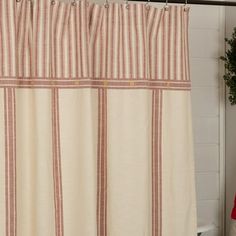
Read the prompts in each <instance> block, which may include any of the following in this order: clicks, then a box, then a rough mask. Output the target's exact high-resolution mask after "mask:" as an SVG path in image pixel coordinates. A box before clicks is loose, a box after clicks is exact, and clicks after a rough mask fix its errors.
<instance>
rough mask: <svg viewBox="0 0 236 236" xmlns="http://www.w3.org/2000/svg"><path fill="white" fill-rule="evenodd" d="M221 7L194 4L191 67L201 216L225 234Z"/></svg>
mask: <svg viewBox="0 0 236 236" xmlns="http://www.w3.org/2000/svg"><path fill="white" fill-rule="evenodd" d="M222 20H224V19H223V18H222V9H220V7H207V6H191V12H190V35H189V37H190V39H189V42H190V66H191V79H192V86H193V89H192V106H193V126H194V127H193V128H194V146H195V160H196V161H195V163H196V184H197V208H198V218H199V219H201V220H203V221H206V222H209V223H214V224H215V225H216V229H215V230H214V231H212V232H211V233H207V234H205V236H222V235H223V234H222V232H221V230H222V229H221V228H222V225H221V209H220V208H221V204H220V163H221V162H220V148H221V145H220V142H221V139H220V135H221V134H220V132H221V131H220V125H221V122H222V121H221V115H220V112H221V108H220V83H219V79H220V70H221V68H220V66H219V59H218V58H219V56H220V53H221V52H222V50H221V49H222V47H223V42H222V41H223V40H222V39H223V38H224V35H222V34H223V33H224V31H223V29H222V25H223V24H222Z"/></svg>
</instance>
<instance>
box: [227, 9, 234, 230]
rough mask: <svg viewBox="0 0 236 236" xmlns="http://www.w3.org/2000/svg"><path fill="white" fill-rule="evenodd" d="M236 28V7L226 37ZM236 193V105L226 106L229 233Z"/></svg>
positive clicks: (228, 24) (229, 14)
mask: <svg viewBox="0 0 236 236" xmlns="http://www.w3.org/2000/svg"><path fill="white" fill-rule="evenodd" d="M234 27H236V7H235V8H233V7H227V8H226V36H227V37H230V36H231V34H232V32H233V28H234ZM235 192H236V105H235V106H231V105H230V103H229V102H228V101H227V106H226V230H227V233H228V231H229V222H230V213H231V209H232V206H233V199H234V194H235Z"/></svg>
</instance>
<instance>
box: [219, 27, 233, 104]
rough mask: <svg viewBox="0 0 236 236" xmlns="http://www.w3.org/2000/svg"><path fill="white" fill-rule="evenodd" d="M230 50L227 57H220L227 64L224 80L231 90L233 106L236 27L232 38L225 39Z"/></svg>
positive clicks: (227, 51) (230, 95) (230, 99)
mask: <svg viewBox="0 0 236 236" xmlns="http://www.w3.org/2000/svg"><path fill="white" fill-rule="evenodd" d="M225 42H226V44H228V46H229V49H228V50H226V53H225V56H224V57H220V59H221V60H223V61H224V62H225V69H226V72H225V75H224V77H223V78H224V80H225V84H226V86H227V87H228V88H229V101H230V103H231V105H235V104H236V27H235V28H234V31H233V34H232V37H231V38H230V39H227V38H226V39H225Z"/></svg>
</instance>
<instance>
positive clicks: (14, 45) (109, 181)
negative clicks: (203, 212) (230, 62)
mask: <svg viewBox="0 0 236 236" xmlns="http://www.w3.org/2000/svg"><path fill="white" fill-rule="evenodd" d="M188 14H189V11H188V9H185V8H184V7H183V6H170V7H169V9H168V10H164V8H155V7H150V8H148V7H146V6H145V5H144V4H129V5H128V7H127V5H126V4H117V3H110V4H109V7H108V8H106V7H104V6H103V5H97V4H93V3H90V2H86V1H84V0H82V1H80V2H76V4H72V3H62V2H59V1H51V2H50V1H48V0H37V1H34V3H32V2H31V1H28V0H21V1H20V2H16V1H8V0H2V1H0V226H1V227H0V236H173V235H174V236H196V235H197V233H196V232H197V231H196V209H195V208H196V206H195V205H196V204H195V183H194V166H193V147H192V124H191V106H190V87H191V83H190V78H189V74H190V73H189V57H188Z"/></svg>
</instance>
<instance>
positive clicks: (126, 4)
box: [125, 0, 129, 9]
mask: <svg viewBox="0 0 236 236" xmlns="http://www.w3.org/2000/svg"><path fill="white" fill-rule="evenodd" d="M125 8H126V9H129V1H128V0H125Z"/></svg>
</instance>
